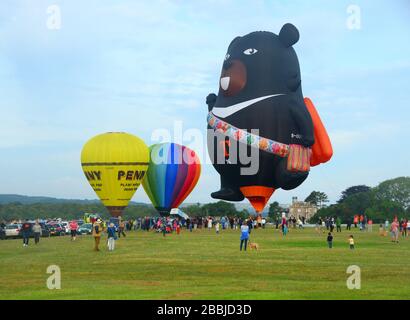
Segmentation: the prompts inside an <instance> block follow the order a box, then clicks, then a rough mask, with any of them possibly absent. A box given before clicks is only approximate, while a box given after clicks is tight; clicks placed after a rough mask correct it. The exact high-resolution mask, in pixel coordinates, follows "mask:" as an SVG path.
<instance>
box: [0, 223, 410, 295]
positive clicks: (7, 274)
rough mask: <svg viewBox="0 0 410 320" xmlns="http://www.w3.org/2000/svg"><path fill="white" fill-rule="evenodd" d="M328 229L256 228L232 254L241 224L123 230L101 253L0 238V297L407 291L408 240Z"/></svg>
mask: <svg viewBox="0 0 410 320" xmlns="http://www.w3.org/2000/svg"><path fill="white" fill-rule="evenodd" d="M348 234H350V233H348V232H347V231H345V230H343V232H342V233H341V234H336V233H335V241H334V248H333V249H332V250H329V249H328V248H327V244H326V235H325V234H323V235H318V234H317V233H316V232H315V230H314V229H305V230H303V231H301V230H293V229H292V230H290V233H289V234H288V235H287V237H286V238H283V237H282V236H281V235H280V234H279V232H278V231H277V230H273V229H271V228H269V229H265V230H262V229H259V230H254V231H253V232H252V234H251V238H252V240H253V241H254V242H257V243H259V246H260V250H259V251H257V252H256V251H247V252H239V232H238V231H231V230H229V231H221V234H219V235H217V234H215V232H214V231H213V230H212V231H208V230H196V231H194V232H192V233H189V232H187V231H185V230H183V232H182V234H181V235H179V236H177V235H170V236H167V237H165V238H163V237H162V235H159V234H155V233H153V232H143V231H137V232H130V233H129V234H128V235H127V238H125V239H123V238H121V239H120V240H119V241H117V243H116V246H117V247H116V251H114V252H108V251H106V246H105V239H106V238H105V237H104V238H103V240H104V241H102V246H101V247H102V249H103V250H102V251H100V252H94V251H93V250H92V248H93V239H92V238H91V237H90V236H82V237H80V238H78V239H77V241H76V242H70V238H69V237H68V236H66V237H54V238H42V239H41V242H40V244H39V245H38V246H34V244H33V241H32V239H31V240H30V246H29V247H28V248H23V246H22V241H21V240H6V241H0V299H409V298H410V268H409V265H410V254H409V249H410V238H409V239H404V240H401V241H400V243H399V244H395V243H391V242H390V241H389V239H388V238H384V237H380V236H378V234H377V232H376V231H374V232H373V233H372V234H370V233H365V232H363V233H361V232H359V231H352V234H354V237H355V241H356V249H355V250H350V249H349V246H348V243H347V237H348ZM52 264H54V265H58V266H59V267H60V268H61V274H62V277H61V285H62V288H61V290H49V289H47V288H46V279H47V277H48V276H49V275H48V274H47V273H46V269H47V267H48V266H49V265H52ZM349 265H358V266H359V267H360V268H361V273H362V280H361V286H362V288H361V289H360V290H348V289H347V287H346V279H347V277H348V274H346V269H347V267H348V266H349Z"/></svg>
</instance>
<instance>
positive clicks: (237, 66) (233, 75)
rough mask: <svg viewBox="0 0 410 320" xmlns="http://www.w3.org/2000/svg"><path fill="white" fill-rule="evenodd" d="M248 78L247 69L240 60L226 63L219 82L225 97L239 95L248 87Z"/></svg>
mask: <svg viewBox="0 0 410 320" xmlns="http://www.w3.org/2000/svg"><path fill="white" fill-rule="evenodd" d="M246 78H247V73H246V67H245V65H244V64H243V63H242V62H241V61H240V60H236V59H235V60H227V61H225V62H224V64H223V68H222V74H221V78H220V81H219V85H220V88H221V90H222V93H223V95H224V96H227V97H231V96H234V95H236V94H237V93H239V92H240V91H241V90H242V89H243V88H244V87H245V85H246Z"/></svg>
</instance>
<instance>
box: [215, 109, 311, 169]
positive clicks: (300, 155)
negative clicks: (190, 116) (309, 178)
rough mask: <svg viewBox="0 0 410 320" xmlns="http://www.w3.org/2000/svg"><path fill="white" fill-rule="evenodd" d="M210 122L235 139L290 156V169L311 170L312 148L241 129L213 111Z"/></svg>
mask: <svg viewBox="0 0 410 320" xmlns="http://www.w3.org/2000/svg"><path fill="white" fill-rule="evenodd" d="M208 124H209V126H210V127H211V128H212V129H213V130H214V131H215V132H219V133H221V134H223V135H225V136H227V137H229V138H232V139H233V140H236V141H239V142H242V143H245V144H247V145H249V146H251V147H254V148H258V149H260V150H263V151H265V152H269V153H272V154H274V155H276V156H279V157H282V158H286V157H288V162H287V169H288V170H289V171H293V172H296V171H299V172H300V171H302V172H305V171H309V170H310V157H311V154H312V152H311V149H310V148H306V147H303V146H301V145H298V144H291V145H288V144H284V143H281V142H277V141H275V140H272V139H268V138H264V137H260V136H258V135H256V134H253V133H250V132H248V131H246V130H244V129H239V128H236V127H234V126H233V125H231V124H229V123H227V122H225V121H223V120H221V119H219V118H217V117H216V116H215V115H214V114H213V113H212V112H209V113H208Z"/></svg>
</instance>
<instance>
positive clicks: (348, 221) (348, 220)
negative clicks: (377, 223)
mask: <svg viewBox="0 0 410 320" xmlns="http://www.w3.org/2000/svg"><path fill="white" fill-rule="evenodd" d="M351 228H352V218H347V224H346V230H350V229H351Z"/></svg>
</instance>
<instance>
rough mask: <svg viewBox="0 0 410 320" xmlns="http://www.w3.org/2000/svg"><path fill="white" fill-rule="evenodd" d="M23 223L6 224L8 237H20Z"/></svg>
mask: <svg viewBox="0 0 410 320" xmlns="http://www.w3.org/2000/svg"><path fill="white" fill-rule="evenodd" d="M20 230H21V224H19V223H13V224H8V225H7V226H6V230H5V232H6V238H18V237H19V236H20Z"/></svg>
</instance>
